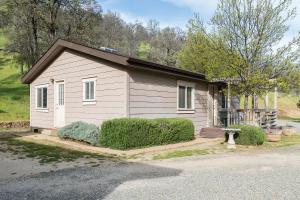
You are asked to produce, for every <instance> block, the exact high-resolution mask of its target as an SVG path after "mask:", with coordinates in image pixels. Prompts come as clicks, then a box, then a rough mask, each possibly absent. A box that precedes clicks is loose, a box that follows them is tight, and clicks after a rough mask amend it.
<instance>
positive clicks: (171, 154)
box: [153, 149, 210, 160]
mask: <svg viewBox="0 0 300 200" xmlns="http://www.w3.org/2000/svg"><path fill="white" fill-rule="evenodd" d="M209 153H210V152H209V151H208V150H207V149H192V150H176V151H171V152H167V153H162V154H158V155H155V156H154V157H153V160H162V159H170V158H179V157H187V156H195V155H206V154H209Z"/></svg>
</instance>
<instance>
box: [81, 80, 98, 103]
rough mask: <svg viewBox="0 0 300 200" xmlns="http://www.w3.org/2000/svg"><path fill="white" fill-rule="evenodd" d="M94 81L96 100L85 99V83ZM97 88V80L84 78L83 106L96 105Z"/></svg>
mask: <svg viewBox="0 0 300 200" xmlns="http://www.w3.org/2000/svg"><path fill="white" fill-rule="evenodd" d="M91 81H94V99H85V83H86V82H91ZM96 86H97V78H83V79H82V103H83V105H91V104H96Z"/></svg>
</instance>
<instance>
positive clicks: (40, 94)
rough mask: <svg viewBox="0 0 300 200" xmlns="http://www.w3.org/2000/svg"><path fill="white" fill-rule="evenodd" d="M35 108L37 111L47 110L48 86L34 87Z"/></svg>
mask: <svg viewBox="0 0 300 200" xmlns="http://www.w3.org/2000/svg"><path fill="white" fill-rule="evenodd" d="M36 108H37V109H47V108H48V86H37V87H36Z"/></svg>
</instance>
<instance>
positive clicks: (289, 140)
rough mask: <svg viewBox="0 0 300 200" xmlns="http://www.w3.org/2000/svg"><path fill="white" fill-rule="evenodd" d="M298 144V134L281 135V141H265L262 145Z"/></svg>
mask: <svg viewBox="0 0 300 200" xmlns="http://www.w3.org/2000/svg"><path fill="white" fill-rule="evenodd" d="M296 144H300V135H292V136H281V141H279V142H266V143H264V144H263V147H267V148H272V147H286V146H292V145H296Z"/></svg>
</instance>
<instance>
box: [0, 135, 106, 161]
mask: <svg viewBox="0 0 300 200" xmlns="http://www.w3.org/2000/svg"><path fill="white" fill-rule="evenodd" d="M0 141H1V145H0V151H3V152H6V151H8V152H11V153H13V154H15V155H24V156H25V157H29V158H35V159H38V160H39V162H40V163H41V164H45V163H57V162H62V161H66V162H68V161H74V160H76V159H78V158H97V159H104V158H105V157H107V158H108V156H106V155H105V156H104V155H100V154H96V153H88V152H82V151H76V150H70V149H66V148H62V147H58V146H51V145H43V144H37V143H33V142H27V141H23V140H19V139H17V138H2V139H0ZM3 143H6V144H7V145H4V144H3Z"/></svg>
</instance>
